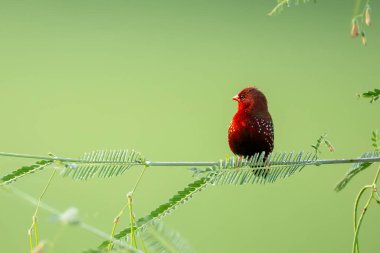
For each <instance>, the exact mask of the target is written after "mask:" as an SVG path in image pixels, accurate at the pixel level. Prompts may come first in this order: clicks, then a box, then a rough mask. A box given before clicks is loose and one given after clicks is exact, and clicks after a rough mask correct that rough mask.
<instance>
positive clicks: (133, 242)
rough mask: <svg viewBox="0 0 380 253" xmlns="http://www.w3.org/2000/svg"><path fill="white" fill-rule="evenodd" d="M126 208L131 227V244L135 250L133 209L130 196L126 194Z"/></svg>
mask: <svg viewBox="0 0 380 253" xmlns="http://www.w3.org/2000/svg"><path fill="white" fill-rule="evenodd" d="M128 207H129V222H130V226H131V244H132V246H133V247H134V248H135V249H137V241H136V234H135V218H134V215H133V209H132V194H128Z"/></svg>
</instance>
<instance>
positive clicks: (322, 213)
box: [0, 0, 380, 252]
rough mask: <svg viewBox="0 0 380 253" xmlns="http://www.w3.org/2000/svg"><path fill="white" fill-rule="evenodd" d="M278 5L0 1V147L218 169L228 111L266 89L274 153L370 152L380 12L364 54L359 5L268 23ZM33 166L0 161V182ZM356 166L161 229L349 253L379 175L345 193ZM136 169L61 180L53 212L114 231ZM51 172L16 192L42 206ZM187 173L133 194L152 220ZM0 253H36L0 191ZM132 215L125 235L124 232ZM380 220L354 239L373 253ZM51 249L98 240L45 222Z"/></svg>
mask: <svg viewBox="0 0 380 253" xmlns="http://www.w3.org/2000/svg"><path fill="white" fill-rule="evenodd" d="M274 5H275V1H267V0H251V1H232V0H230V1H221V0H218V1H216V0H210V1H204V0H202V1H200V0H194V1H183V0H176V1H169V0H160V1H157V0H140V1H136V0H131V1H126V0H112V1H101V0H91V1H88V0H87V1H83V0H75V1H74V0H60V1H38V0H37V1H26V0H24V1H11V0H1V2H0V33H1V40H0V57H1V61H0V73H1V74H0V88H1V90H0V92H1V93H0V94H1V95H0V98H1V99H0V108H1V124H0V129H1V134H0V150H1V151H5V152H18V153H32V154H41V155H44V154H47V153H48V152H52V153H54V154H56V155H59V156H67V157H79V156H81V155H82V154H83V153H84V152H86V151H91V150H97V149H117V148H134V149H135V150H138V151H140V152H142V153H143V154H144V155H145V157H146V158H148V159H150V160H153V161H158V160H160V161H164V160H165V161H214V160H218V159H220V158H224V157H226V155H230V154H231V152H230V150H229V148H228V145H227V128H228V126H229V123H230V120H231V118H232V116H233V114H234V113H235V111H236V104H235V102H234V101H232V100H231V97H232V96H234V95H235V94H236V93H237V92H238V91H239V90H241V89H242V88H244V87H246V86H248V85H256V86H257V87H259V88H260V89H261V90H262V91H263V92H264V93H265V94H266V95H267V98H268V100H269V109H270V112H271V114H272V117H273V118H274V124H275V151H300V150H306V151H309V150H311V148H310V145H311V144H313V143H315V140H316V139H317V138H318V137H319V136H320V135H321V134H323V133H324V132H327V133H328V136H329V139H330V140H331V142H332V143H333V144H334V146H335V148H336V152H335V153H334V154H328V152H327V151H326V152H324V153H323V157H325V158H333V157H356V156H358V155H360V154H361V153H362V152H364V151H367V150H370V149H371V146H370V133H371V131H372V130H374V129H376V128H379V123H380V120H379V105H378V104H374V105H371V104H369V102H368V100H363V99H360V100H358V99H357V98H356V95H355V94H356V93H358V92H363V91H367V90H370V89H373V88H375V87H376V86H377V87H378V86H379V83H380V76H379V66H380V64H379V61H380V58H379V56H380V51H379V47H380V18H379V13H378V10H380V8H379V7H380V4H379V3H378V2H376V1H374V3H373V6H372V9H373V15H372V16H373V26H372V27H370V28H369V29H367V31H368V33H367V38H368V46H367V47H363V46H362V45H361V43H360V39H359V38H358V39H356V40H353V39H351V38H350V29H351V28H350V25H351V23H350V22H351V21H350V19H351V17H352V14H353V8H354V1H339V0H331V1H318V2H317V4H313V3H308V4H305V5H300V6H298V7H295V8H289V9H286V10H285V11H284V12H283V13H282V14H281V15H278V16H275V17H269V16H267V15H266V14H267V13H268V12H269V11H270V10H271V8H272V7H273V6H274ZM32 162H33V160H22V159H15V158H6V157H3V158H0V175H5V174H7V173H9V172H11V171H12V170H14V169H16V168H18V167H20V166H21V165H27V164H31V163H32ZM347 168H348V165H334V166H321V167H307V168H306V169H305V170H304V171H303V172H302V173H300V174H297V175H295V176H293V177H291V178H288V179H285V180H281V181H278V182H277V183H275V184H267V185H245V186H215V187H209V188H207V189H206V190H205V191H202V192H201V193H200V194H197V195H196V196H195V197H194V198H193V199H192V200H191V201H190V202H189V203H188V204H186V205H183V206H181V207H180V208H179V209H178V210H176V211H175V212H174V213H172V214H171V215H169V216H166V217H165V218H164V220H163V221H164V222H165V223H166V224H167V225H168V226H170V227H171V228H174V229H176V230H177V231H179V232H180V233H181V235H182V236H183V237H184V238H186V240H187V241H188V242H189V243H190V244H191V245H192V246H193V247H194V248H195V249H196V250H197V251H199V252H349V251H350V250H351V244H352V237H353V219H352V211H353V203H354V199H355V196H356V194H357V192H358V191H359V189H360V187H361V186H363V185H365V184H368V183H370V182H371V181H372V178H373V175H374V172H375V167H371V168H370V169H368V171H366V172H364V173H362V175H359V176H358V177H356V178H355V179H354V180H353V181H352V183H351V184H350V185H349V187H348V188H347V189H345V190H344V191H342V192H341V193H336V192H334V191H333V187H334V185H335V183H336V182H337V181H338V180H339V179H340V178H341V177H342V176H343V174H344V173H345V172H346V170H347ZM139 171H140V168H138V167H135V168H133V169H132V170H131V171H129V172H128V173H126V174H124V175H122V176H120V177H117V178H112V179H93V180H90V181H85V182H76V181H73V180H72V179H70V178H62V177H56V178H55V179H54V182H53V184H52V185H51V187H50V188H49V190H48V192H47V194H46V196H45V198H44V201H45V202H46V203H48V204H50V205H51V206H53V207H55V208H57V209H59V210H62V211H63V210H65V209H67V208H68V207H70V206H75V207H77V208H79V210H80V217H81V219H82V220H83V221H85V222H87V223H90V224H92V225H94V226H96V227H98V228H99V229H102V230H103V231H106V232H110V231H111V228H112V221H113V218H114V217H115V216H116V214H117V213H118V211H119V210H120V208H121V207H122V206H123V205H124V204H125V202H126V197H125V196H126V193H127V192H129V191H130V190H131V189H132V187H133V184H134V182H135V181H136V179H137V176H138V174H139ZM50 173H51V172H50V170H46V171H43V172H39V173H38V174H33V175H31V176H28V177H25V178H23V179H21V180H19V181H17V182H16V183H14V184H13V186H15V187H17V188H19V189H22V190H23V191H26V192H28V193H30V194H31V195H33V196H35V197H38V196H39V194H40V193H41V191H42V189H43V187H44V185H45V184H46V182H47V180H48V177H49V176H50ZM192 180H193V179H192V178H191V174H190V172H189V171H188V170H187V169H186V168H184V167H183V168H180V167H179V168H150V169H149V170H148V171H147V173H146V174H145V176H144V178H143V180H142V182H141V184H140V186H139V188H138V190H137V192H136V194H135V202H134V203H135V207H134V208H135V213H136V215H137V216H138V217H141V216H144V215H146V214H147V213H148V212H150V211H151V210H152V209H154V208H156V207H157V206H158V205H160V204H162V203H164V202H165V201H167V200H168V199H169V198H170V197H171V196H172V195H173V194H174V193H175V192H176V191H178V190H180V189H182V188H183V187H185V185H187V184H188V183H189V182H191V181H192ZM0 203H1V213H0V238H1V251H2V252H26V251H28V247H29V246H28V240H27V229H28V228H29V226H30V224H31V217H32V214H33V212H34V209H35V208H34V207H33V206H31V205H30V204H28V203H27V202H25V201H23V200H22V199H20V198H17V197H16V196H14V195H12V194H8V193H6V192H4V191H3V192H1V193H0ZM127 220H128V218H127V215H125V216H123V217H122V219H121V222H120V227H119V228H124V227H126V226H127V223H128V221H127ZM379 220H380V219H379V209H378V207H376V206H373V207H372V208H371V209H370V210H369V212H368V216H367V217H366V219H365V221H364V224H363V227H362V232H361V236H360V241H361V247H362V250H363V252H375V251H376V250H377V249H378V240H377V236H376V234H377V233H378V228H379V225H380V223H379ZM39 228H40V237H41V239H43V240H46V241H47V242H48V252H80V251H81V250H84V249H87V248H93V247H94V246H97V245H98V244H99V242H101V241H102V239H100V238H98V237H96V236H95V235H93V234H89V233H88V232H86V231H84V230H81V229H79V228H76V227H62V226H59V225H58V224H57V223H53V222H51V214H49V213H47V212H46V211H43V210H41V212H40V214H39Z"/></svg>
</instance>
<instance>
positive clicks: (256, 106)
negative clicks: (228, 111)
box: [232, 87, 268, 113]
mask: <svg viewBox="0 0 380 253" xmlns="http://www.w3.org/2000/svg"><path fill="white" fill-rule="evenodd" d="M232 99H233V100H236V101H237V102H238V111H242V110H244V111H246V112H252V113H264V112H267V111H268V104H267V99H266V97H265V95H264V94H263V93H262V92H261V91H259V90H258V89H257V88H255V87H247V88H245V89H243V90H242V91H240V92H239V94H237V95H236V96H234V97H233V98H232Z"/></svg>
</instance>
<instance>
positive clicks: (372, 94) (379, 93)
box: [362, 89, 380, 103]
mask: <svg viewBox="0 0 380 253" xmlns="http://www.w3.org/2000/svg"><path fill="white" fill-rule="evenodd" d="M362 96H363V97H365V98H370V99H371V100H370V103H373V102H375V101H377V100H378V99H379V98H380V89H374V90H373V91H367V92H364V93H363V94H362Z"/></svg>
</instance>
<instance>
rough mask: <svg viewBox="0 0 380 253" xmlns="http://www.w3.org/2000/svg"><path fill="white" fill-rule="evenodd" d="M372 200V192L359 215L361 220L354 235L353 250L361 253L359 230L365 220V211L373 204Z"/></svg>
mask: <svg viewBox="0 0 380 253" xmlns="http://www.w3.org/2000/svg"><path fill="white" fill-rule="evenodd" d="M371 201H372V194H371V197H370V198H369V199H368V200H367V203H366V204H365V206H364V208H363V211H362V213H361V214H360V217H359V222H358V225H357V228H356V230H355V235H354V245H353V252H354V253H355V252H357V253H359V243H358V236H359V231H360V227H361V225H362V221H363V218H364V215H365V213H366V212H367V209H368V207H369V204H371Z"/></svg>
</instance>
